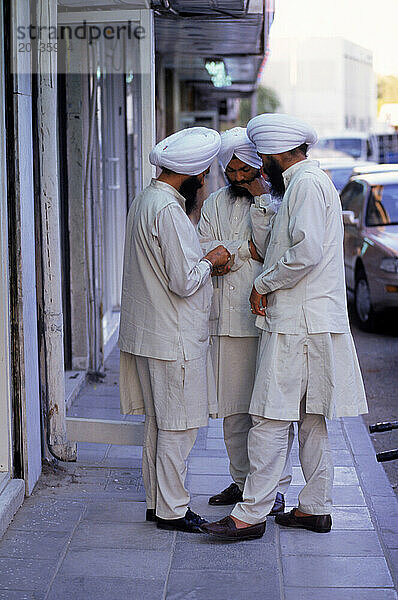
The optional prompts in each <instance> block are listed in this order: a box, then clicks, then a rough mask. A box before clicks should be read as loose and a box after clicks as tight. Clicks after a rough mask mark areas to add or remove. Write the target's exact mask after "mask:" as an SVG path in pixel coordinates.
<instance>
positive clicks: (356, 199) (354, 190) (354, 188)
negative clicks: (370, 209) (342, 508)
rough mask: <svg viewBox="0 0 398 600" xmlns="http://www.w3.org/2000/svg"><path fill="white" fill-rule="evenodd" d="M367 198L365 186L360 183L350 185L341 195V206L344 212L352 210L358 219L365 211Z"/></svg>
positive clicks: (354, 182) (355, 182)
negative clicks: (364, 202)
mask: <svg viewBox="0 0 398 600" xmlns="http://www.w3.org/2000/svg"><path fill="white" fill-rule="evenodd" d="M364 196H365V185H364V184H363V183H360V182H359V181H353V182H352V183H350V184H348V185H347V187H346V188H345V189H344V190H343V191H342V194H341V206H342V209H343V210H352V212H353V213H354V215H355V217H356V218H357V219H359V218H360V216H361V214H362V210H363V201H364Z"/></svg>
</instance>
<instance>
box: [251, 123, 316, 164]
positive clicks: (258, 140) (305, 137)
mask: <svg viewBox="0 0 398 600" xmlns="http://www.w3.org/2000/svg"><path fill="white" fill-rule="evenodd" d="M247 135H248V137H249V138H250V139H251V141H252V142H253V143H254V144H255V145H256V149H257V152H260V154H281V153H282V152H287V151H288V150H293V148H297V147H298V146H301V144H308V146H313V145H314V144H315V143H316V142H317V140H318V136H317V133H316V131H315V129H314V128H313V127H311V125H308V123H305V122H304V121H301V119H296V117H292V116H290V115H283V114H279V113H266V114H262V115H257V117H254V118H253V119H251V120H250V121H249V122H248V124H247Z"/></svg>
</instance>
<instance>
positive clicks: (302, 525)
mask: <svg viewBox="0 0 398 600" xmlns="http://www.w3.org/2000/svg"><path fill="white" fill-rule="evenodd" d="M296 510H297V509H296V508H293V510H291V511H290V512H289V513H285V514H283V515H276V517H275V523H278V525H283V526H284V527H297V528H299V529H309V530H310V531H315V532H316V533H329V531H330V530H331V528H332V517H331V516H330V515H311V516H309V517H296Z"/></svg>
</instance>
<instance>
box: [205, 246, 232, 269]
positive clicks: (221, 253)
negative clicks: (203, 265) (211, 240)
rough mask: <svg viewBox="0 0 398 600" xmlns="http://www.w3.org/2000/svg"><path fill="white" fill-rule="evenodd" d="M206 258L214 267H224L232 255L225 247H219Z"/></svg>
mask: <svg viewBox="0 0 398 600" xmlns="http://www.w3.org/2000/svg"><path fill="white" fill-rule="evenodd" d="M204 258H206V259H207V260H209V261H210V262H211V264H212V265H213V267H224V266H225V265H226V264H227V262H228V261H229V259H230V258H231V255H230V253H229V252H228V250H227V249H226V248H224V246H217V248H214V249H213V250H210V252H208V253H207V254H206V256H205V257H204Z"/></svg>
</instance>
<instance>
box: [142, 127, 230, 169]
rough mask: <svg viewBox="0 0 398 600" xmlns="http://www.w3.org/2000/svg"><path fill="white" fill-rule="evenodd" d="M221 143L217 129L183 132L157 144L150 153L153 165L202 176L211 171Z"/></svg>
mask: <svg viewBox="0 0 398 600" xmlns="http://www.w3.org/2000/svg"><path fill="white" fill-rule="evenodd" d="M220 144H221V140H220V134H219V133H218V132H217V131H214V129H208V128H207V127H190V128H188V129H182V130H181V131H177V133H173V134H172V135H169V137H167V138H166V139H164V140H162V141H161V142H159V143H158V144H156V146H155V147H154V148H153V149H152V151H151V153H150V154H149V162H150V163H151V164H152V165H155V166H157V167H165V168H166V169H170V170H171V171H174V172H175V173H180V174H182V175H199V173H203V171H206V169H208V168H209V166H210V165H211V163H212V162H213V160H214V158H215V157H216V156H217V154H218V151H219V149H220Z"/></svg>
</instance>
